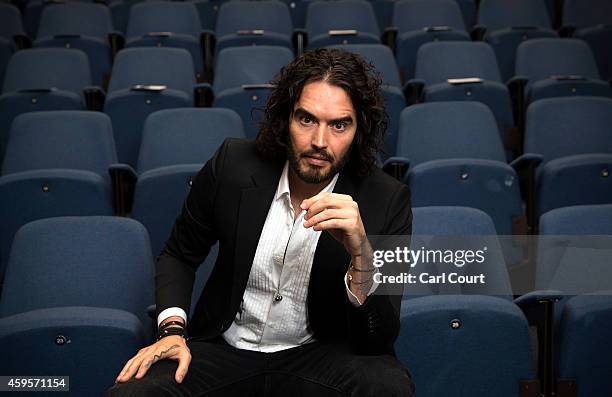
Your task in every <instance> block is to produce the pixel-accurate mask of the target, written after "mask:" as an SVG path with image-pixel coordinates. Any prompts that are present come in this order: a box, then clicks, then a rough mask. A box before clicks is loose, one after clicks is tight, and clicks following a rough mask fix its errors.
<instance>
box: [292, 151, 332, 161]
mask: <svg viewBox="0 0 612 397" xmlns="http://www.w3.org/2000/svg"><path fill="white" fill-rule="evenodd" d="M300 157H319V158H322V159H323V160H327V161H329V162H333V161H334V158H333V156H332V155H331V154H329V153H328V152H327V151H326V150H320V149H310V150H306V151H305V152H302V153H301V154H300Z"/></svg>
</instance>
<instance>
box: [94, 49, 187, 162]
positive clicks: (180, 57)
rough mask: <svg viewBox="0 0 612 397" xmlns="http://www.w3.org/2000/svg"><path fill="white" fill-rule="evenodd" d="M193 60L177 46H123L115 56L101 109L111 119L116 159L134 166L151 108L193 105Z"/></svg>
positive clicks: (153, 109)
mask: <svg viewBox="0 0 612 397" xmlns="http://www.w3.org/2000/svg"><path fill="white" fill-rule="evenodd" d="M195 85H196V79H195V71H194V68H193V60H192V57H191V55H190V54H189V52H187V51H186V50H184V49H181V48H145V47H141V48H127V49H124V50H122V51H120V52H119V53H118V54H117V58H116V59H115V64H114V66H113V74H112V77H111V81H110V84H109V88H108V96H107V97H106V102H105V104H104V112H105V113H106V114H108V115H109V116H110V117H111V119H112V120H113V130H114V133H115V142H116V144H117V153H118V155H119V161H120V162H122V163H127V164H129V165H131V166H135V165H136V160H137V158H138V148H139V147H140V139H141V135H142V127H143V124H144V121H145V119H146V117H147V116H148V115H149V114H151V113H153V112H154V111H157V110H161V109H169V108H178V107H189V106H193V104H194V100H193V95H194V94H193V91H194V89H195Z"/></svg>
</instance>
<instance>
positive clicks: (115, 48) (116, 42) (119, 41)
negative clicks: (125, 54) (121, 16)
mask: <svg viewBox="0 0 612 397" xmlns="http://www.w3.org/2000/svg"><path fill="white" fill-rule="evenodd" d="M108 42H109V43H110V47H111V54H112V56H113V59H115V56H116V55H117V53H118V52H119V51H120V50H121V49H123V47H124V46H125V37H123V34H122V33H121V32H117V31H115V32H111V33H109V34H108Z"/></svg>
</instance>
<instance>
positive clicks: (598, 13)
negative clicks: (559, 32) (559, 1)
mask: <svg viewBox="0 0 612 397" xmlns="http://www.w3.org/2000/svg"><path fill="white" fill-rule="evenodd" d="M611 24H612V4H611V3H610V2H609V1H607V0H565V1H564V2H563V25H565V26H575V27H577V28H584V27H587V26H595V25H611Z"/></svg>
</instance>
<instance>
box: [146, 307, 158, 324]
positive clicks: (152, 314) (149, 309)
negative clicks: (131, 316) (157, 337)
mask: <svg viewBox="0 0 612 397" xmlns="http://www.w3.org/2000/svg"><path fill="white" fill-rule="evenodd" d="M156 312H157V305H150V306H148V307H147V315H148V316H149V317H150V318H151V320H153V321H155V322H156V323H157V319H156V318H155V313H156Z"/></svg>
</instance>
